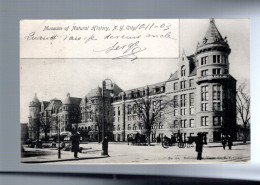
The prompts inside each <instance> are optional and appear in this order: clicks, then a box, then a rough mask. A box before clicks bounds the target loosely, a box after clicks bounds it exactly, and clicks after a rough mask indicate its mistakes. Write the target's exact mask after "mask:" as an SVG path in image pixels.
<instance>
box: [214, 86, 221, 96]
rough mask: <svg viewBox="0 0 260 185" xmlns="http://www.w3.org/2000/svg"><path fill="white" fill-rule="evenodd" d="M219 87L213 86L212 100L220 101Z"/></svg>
mask: <svg viewBox="0 0 260 185" xmlns="http://www.w3.org/2000/svg"><path fill="white" fill-rule="evenodd" d="M220 95H221V85H213V100H220Z"/></svg>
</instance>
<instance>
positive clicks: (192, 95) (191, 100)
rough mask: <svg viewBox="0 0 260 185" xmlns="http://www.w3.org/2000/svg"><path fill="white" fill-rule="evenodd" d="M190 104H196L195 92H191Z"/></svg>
mask: <svg viewBox="0 0 260 185" xmlns="http://www.w3.org/2000/svg"><path fill="white" fill-rule="evenodd" d="M190 106H194V93H190Z"/></svg>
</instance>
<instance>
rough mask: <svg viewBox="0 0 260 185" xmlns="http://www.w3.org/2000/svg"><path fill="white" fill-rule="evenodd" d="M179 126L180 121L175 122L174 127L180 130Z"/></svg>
mask: <svg viewBox="0 0 260 185" xmlns="http://www.w3.org/2000/svg"><path fill="white" fill-rule="evenodd" d="M178 126H179V122H178V120H174V123H173V127H174V128H178Z"/></svg>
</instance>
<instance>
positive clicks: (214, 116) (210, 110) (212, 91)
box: [29, 19, 236, 142]
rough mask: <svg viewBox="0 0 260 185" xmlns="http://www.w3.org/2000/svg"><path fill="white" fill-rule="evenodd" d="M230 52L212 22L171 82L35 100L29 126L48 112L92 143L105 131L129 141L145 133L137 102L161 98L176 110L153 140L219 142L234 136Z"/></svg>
mask: <svg viewBox="0 0 260 185" xmlns="http://www.w3.org/2000/svg"><path fill="white" fill-rule="evenodd" d="M230 52H231V49H230V48H229V45H228V42H227V40H226V38H223V37H222V36H221V34H220V33H219V31H218V29H217V27H216V25H215V22H214V19H211V20H210V24H209V28H208V30H207V32H206V34H205V36H204V38H203V39H202V41H201V42H199V43H198V45H197V48H196V52H195V53H194V54H192V55H189V56H187V55H186V54H185V52H183V53H182V55H181V57H180V60H179V64H178V70H177V71H176V72H174V73H173V74H171V75H170V77H169V79H168V80H166V81H163V82H160V83H157V84H152V85H148V86H145V87H140V88H135V89H131V90H128V91H123V90H122V89H121V88H120V87H118V86H117V84H115V83H113V82H112V81H111V80H109V79H106V80H104V81H103V84H102V87H97V88H95V89H92V90H91V91H90V92H89V93H88V94H87V95H86V96H85V97H84V98H82V99H81V98H72V97H70V95H69V94H68V95H67V98H66V99H65V100H64V101H63V102H62V103H61V102H60V100H52V101H50V102H47V103H44V102H42V103H40V102H39V100H38V98H37V97H35V98H34V100H33V101H32V102H31V103H30V106H29V108H30V116H29V123H33V120H37V119H38V116H39V115H40V114H41V113H43V112H44V111H50V114H52V115H54V116H55V115H58V122H59V123H60V125H61V131H66V130H69V129H68V128H69V127H70V126H71V125H72V124H77V127H78V129H79V130H80V131H86V132H87V133H88V139H90V140H93V141H97V140H100V138H101V132H102V130H103V129H104V131H105V134H106V135H108V136H109V138H110V139H111V140H114V141H126V140H127V137H128V135H129V134H135V133H137V132H139V133H142V132H143V126H142V125H140V124H139V122H140V121H139V119H140V118H139V117H138V115H137V113H136V112H134V111H133V110H134V109H133V107H134V106H135V105H134V104H135V100H136V99H139V98H142V97H157V98H160V99H161V100H162V101H168V100H171V101H172V102H173V106H169V107H168V108H167V109H165V110H164V111H163V113H162V114H163V118H164V119H163V120H164V121H163V122H161V123H160V124H158V125H154V126H153V130H152V133H151V139H152V141H155V139H156V137H157V136H160V137H163V136H164V135H167V136H168V137H170V136H171V135H176V134H177V132H178V131H180V133H181V135H182V137H183V139H185V138H187V137H189V136H196V135H197V133H199V132H200V133H204V134H205V136H206V139H207V141H208V142H214V141H219V140H220V138H221V135H222V134H231V135H233V137H234V138H235V135H236V133H235V129H234V128H235V126H236V108H235V105H236V80H235V79H234V78H233V77H232V76H231V75H230V74H229V54H230ZM53 102H54V103H53ZM55 102H56V103H55ZM58 102H59V103H58ZM45 104H46V106H47V107H49V108H47V107H46V108H45ZM41 107H42V109H40V108H41ZM71 117H73V118H71ZM103 123H104V125H105V127H104V128H102V126H103ZM29 125H30V124H29ZM29 129H30V127H29Z"/></svg>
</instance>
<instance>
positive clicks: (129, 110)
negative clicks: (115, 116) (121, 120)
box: [127, 105, 131, 114]
mask: <svg viewBox="0 0 260 185" xmlns="http://www.w3.org/2000/svg"><path fill="white" fill-rule="evenodd" d="M127 114H131V105H128V106H127Z"/></svg>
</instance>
